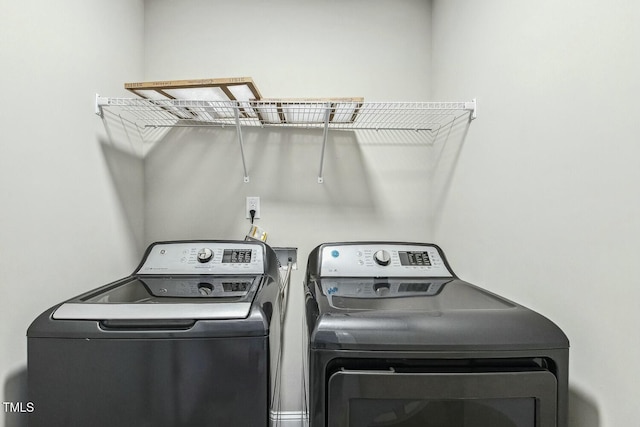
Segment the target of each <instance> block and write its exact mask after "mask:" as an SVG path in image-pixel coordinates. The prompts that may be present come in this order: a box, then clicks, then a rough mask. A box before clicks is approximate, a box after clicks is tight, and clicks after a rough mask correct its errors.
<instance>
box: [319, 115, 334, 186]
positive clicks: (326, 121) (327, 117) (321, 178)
mask: <svg viewBox="0 0 640 427" xmlns="http://www.w3.org/2000/svg"><path fill="white" fill-rule="evenodd" d="M330 119H331V104H327V109H326V111H325V113H324V131H323V134H322V152H321V153H320V173H318V184H322V183H323V182H324V176H323V171H324V149H325V147H326V146H327V138H328V137H329V120H330Z"/></svg>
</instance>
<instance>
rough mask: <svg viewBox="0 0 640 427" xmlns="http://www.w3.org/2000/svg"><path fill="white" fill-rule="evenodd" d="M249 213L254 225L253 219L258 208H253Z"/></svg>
mask: <svg viewBox="0 0 640 427" xmlns="http://www.w3.org/2000/svg"><path fill="white" fill-rule="evenodd" d="M249 215H251V225H253V220H254V218H255V217H256V210H255V209H251V210H250V211H249Z"/></svg>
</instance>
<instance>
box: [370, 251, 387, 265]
mask: <svg viewBox="0 0 640 427" xmlns="http://www.w3.org/2000/svg"><path fill="white" fill-rule="evenodd" d="M373 260H374V261H375V262H376V263H377V264H378V265H382V266H387V265H389V264H390V263H391V255H390V254H389V252H387V251H385V250H380V251H376V252H375V253H374V254H373Z"/></svg>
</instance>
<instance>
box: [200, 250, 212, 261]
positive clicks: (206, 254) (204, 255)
mask: <svg viewBox="0 0 640 427" xmlns="http://www.w3.org/2000/svg"><path fill="white" fill-rule="evenodd" d="M211 258H213V251H212V250H211V249H209V248H202V249H200V250H199V251H198V262H203V263H204V262H209V261H211Z"/></svg>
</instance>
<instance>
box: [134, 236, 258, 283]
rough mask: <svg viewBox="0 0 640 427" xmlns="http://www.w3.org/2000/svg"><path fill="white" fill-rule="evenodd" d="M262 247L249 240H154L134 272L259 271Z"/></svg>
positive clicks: (238, 272)
mask: <svg viewBox="0 0 640 427" xmlns="http://www.w3.org/2000/svg"><path fill="white" fill-rule="evenodd" d="M264 272H265V266H264V248H263V247H262V245H261V244H259V243H252V242H243V241H238V242H216V241H211V242H202V241H199V242H169V243H158V244H155V245H154V246H153V247H152V248H151V250H150V251H149V253H148V254H147V256H146V257H145V259H144V261H143V263H142V266H141V267H140V269H139V270H138V271H137V274H163V275H167V274H243V275H244V274H263V273H264Z"/></svg>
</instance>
